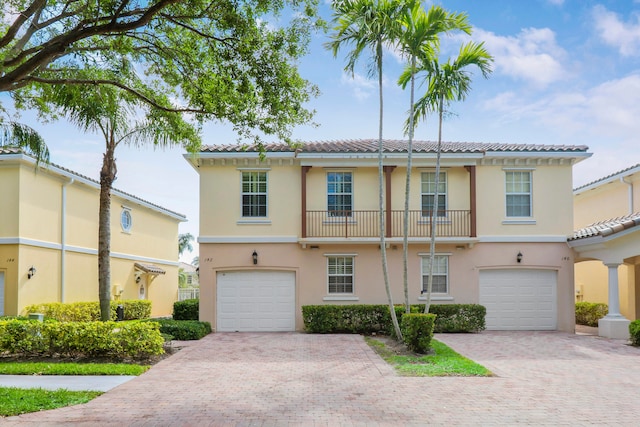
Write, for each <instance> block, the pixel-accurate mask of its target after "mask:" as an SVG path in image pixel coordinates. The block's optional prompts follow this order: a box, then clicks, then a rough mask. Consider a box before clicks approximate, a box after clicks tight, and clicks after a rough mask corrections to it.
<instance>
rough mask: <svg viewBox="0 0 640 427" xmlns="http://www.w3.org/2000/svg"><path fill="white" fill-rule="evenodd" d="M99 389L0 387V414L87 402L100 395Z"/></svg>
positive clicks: (5, 415) (21, 412)
mask: <svg viewBox="0 0 640 427" xmlns="http://www.w3.org/2000/svg"><path fill="white" fill-rule="evenodd" d="M101 394H102V392H100V391H67V390H55V391H51V390H43V389H41V388H35V389H26V390H23V389H18V388H13V387H0V416H2V417H8V416H12V415H20V414H25V413H27V412H36V411H44V410H47V409H55V408H62V407H63V406H70V405H77V404H80V403H87V402H88V401H90V400H91V399H94V398H96V397H98V396H100V395H101Z"/></svg>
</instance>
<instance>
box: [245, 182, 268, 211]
mask: <svg viewBox="0 0 640 427" xmlns="http://www.w3.org/2000/svg"><path fill="white" fill-rule="evenodd" d="M242 216H243V217H249V218H256V217H258V218H266V216H267V173H266V172H260V171H250V172H242Z"/></svg>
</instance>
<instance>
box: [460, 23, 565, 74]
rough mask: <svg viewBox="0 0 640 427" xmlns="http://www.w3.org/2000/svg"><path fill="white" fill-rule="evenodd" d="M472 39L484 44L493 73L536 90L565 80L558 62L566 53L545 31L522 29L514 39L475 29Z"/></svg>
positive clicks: (547, 30) (552, 34)
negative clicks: (498, 73)
mask: <svg viewBox="0 0 640 427" xmlns="http://www.w3.org/2000/svg"><path fill="white" fill-rule="evenodd" d="M473 38H474V39H475V40H477V41H484V42H485V46H486V48H487V50H488V51H489V53H491V55H493V57H494V60H495V63H494V65H495V70H496V72H500V73H503V74H506V75H508V76H510V77H512V78H515V79H518V80H524V81H527V82H529V83H532V84H534V85H535V86H538V87H545V86H548V85H549V84H551V83H554V82H557V81H559V80H562V79H564V78H566V75H567V72H566V70H565V69H564V67H563V66H562V64H561V62H560V60H562V59H563V58H564V57H565V56H566V51H565V50H564V49H563V48H562V47H560V46H559V45H558V43H557V42H556V38H555V33H554V32H553V31H551V30H550V29H548V28H526V29H523V30H522V31H521V32H520V33H519V34H518V35H516V36H506V37H505V36H498V35H496V34H495V33H493V32H490V31H484V30H480V29H476V30H475V32H474V34H473Z"/></svg>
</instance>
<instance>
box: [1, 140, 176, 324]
mask: <svg viewBox="0 0 640 427" xmlns="http://www.w3.org/2000/svg"><path fill="white" fill-rule="evenodd" d="M0 183H1V185H0V200H1V201H2V202H0V218H1V220H0V315H17V314H21V312H22V311H23V309H24V308H25V307H26V306H28V305H30V304H35V303H45V302H65V303H66V302H78V301H97V300H98V209H99V190H100V184H99V183H98V182H96V181H94V180H92V179H90V178H87V177H85V176H82V175H79V174H77V173H75V172H73V171H70V170H68V169H65V168H63V167H61V166H57V165H54V164H44V163H40V165H36V162H35V160H34V159H33V158H32V157H31V156H28V155H25V154H23V153H22V152H21V151H19V150H16V149H10V148H0ZM185 220H186V218H185V217H184V215H181V214H178V213H175V212H172V211H170V210H167V209H165V208H162V207H160V206H157V205H154V204H152V203H149V202H147V201H145V200H142V199H140V198H137V197H135V196H133V195H131V194H127V193H124V192H122V191H119V190H115V189H114V190H113V191H112V193H111V280H112V286H111V297H112V299H114V300H130V299H148V300H150V301H151V302H152V315H153V316H167V315H170V314H171V313H172V310H173V303H174V302H175V301H176V300H177V288H178V243H177V242H178V224H179V223H180V222H182V221H185Z"/></svg>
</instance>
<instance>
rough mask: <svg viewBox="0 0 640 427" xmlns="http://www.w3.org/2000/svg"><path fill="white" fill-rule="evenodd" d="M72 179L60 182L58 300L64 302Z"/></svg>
mask: <svg viewBox="0 0 640 427" xmlns="http://www.w3.org/2000/svg"><path fill="white" fill-rule="evenodd" d="M74 181H75V179H73V178H69V182H65V183H64V184H62V206H61V208H60V302H64V282H65V279H66V266H67V262H66V261H67V260H66V252H67V238H66V235H67V186H68V185H71V184H73V182H74Z"/></svg>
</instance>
